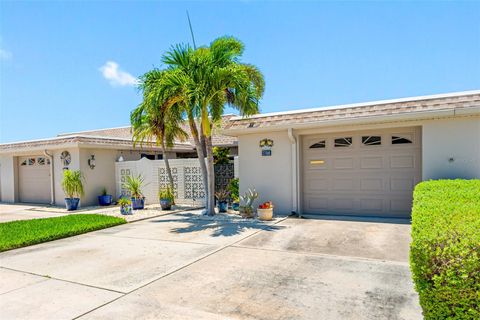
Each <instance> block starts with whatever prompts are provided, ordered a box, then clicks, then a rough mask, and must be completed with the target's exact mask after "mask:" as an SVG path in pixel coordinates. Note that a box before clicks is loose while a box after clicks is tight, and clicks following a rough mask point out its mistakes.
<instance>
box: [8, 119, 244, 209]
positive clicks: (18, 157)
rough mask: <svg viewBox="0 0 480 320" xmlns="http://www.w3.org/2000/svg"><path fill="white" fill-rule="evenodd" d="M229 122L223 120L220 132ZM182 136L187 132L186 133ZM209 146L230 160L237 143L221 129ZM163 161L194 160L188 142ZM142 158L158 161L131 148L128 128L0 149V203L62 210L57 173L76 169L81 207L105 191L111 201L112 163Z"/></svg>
mask: <svg viewBox="0 0 480 320" xmlns="http://www.w3.org/2000/svg"><path fill="white" fill-rule="evenodd" d="M231 116H232V115H226V116H224V118H223V122H222V123H223V124H222V126H223V125H224V124H225V123H226V121H228V119H229V118H230V117H231ZM185 131H186V132H190V131H189V129H188V128H187V127H186V128H185ZM213 145H215V146H219V147H227V148H229V149H230V155H231V156H235V155H237V153H238V148H237V139H236V138H234V137H231V136H224V135H222V134H221V128H217V130H216V131H215V133H214V135H213ZM168 156H169V158H170V159H178V158H196V157H197V153H196V151H195V144H194V142H193V138H191V137H190V139H189V140H188V141H185V142H176V143H175V145H174V147H173V148H171V149H169V155H168ZM141 158H148V159H152V160H153V159H162V158H163V155H162V153H161V148H160V147H159V146H156V145H155V144H154V143H153V144H144V145H143V146H140V145H137V146H135V147H134V146H133V143H132V133H131V127H130V126H126V127H120V128H109V129H100V130H90V131H82V132H73V133H64V134H59V135H58V136H57V137H54V138H49V139H39V140H30V141H22V142H14V143H4V144H0V201H2V202H10V203H11V202H25V203H45V204H56V205H60V206H62V205H64V194H63V191H62V188H61V180H62V171H63V169H64V168H69V169H72V170H78V169H80V170H81V171H82V173H83V175H84V177H85V181H86V183H85V196H84V197H83V198H82V205H84V206H86V205H94V204H97V196H98V195H99V194H100V192H101V190H102V189H103V188H104V187H105V188H107V190H108V192H109V193H111V194H114V195H116V194H115V191H116V181H115V162H118V161H132V160H140V159H141ZM92 165H94V167H93V168H92V167H91V166H92Z"/></svg>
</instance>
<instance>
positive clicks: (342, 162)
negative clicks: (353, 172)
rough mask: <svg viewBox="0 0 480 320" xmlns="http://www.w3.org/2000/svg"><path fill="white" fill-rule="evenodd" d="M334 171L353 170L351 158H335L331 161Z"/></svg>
mask: <svg viewBox="0 0 480 320" xmlns="http://www.w3.org/2000/svg"><path fill="white" fill-rule="evenodd" d="M333 168H334V169H353V158H350V157H349V158H337V159H334V160H333Z"/></svg>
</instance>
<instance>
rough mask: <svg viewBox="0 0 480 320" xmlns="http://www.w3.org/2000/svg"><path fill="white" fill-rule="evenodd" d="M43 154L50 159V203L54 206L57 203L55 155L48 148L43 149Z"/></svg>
mask: <svg viewBox="0 0 480 320" xmlns="http://www.w3.org/2000/svg"><path fill="white" fill-rule="evenodd" d="M43 154H44V155H45V156H46V157H48V159H50V204H51V205H52V206H53V205H55V183H54V182H55V177H54V176H53V155H51V154H50V153H48V152H47V150H44V151H43Z"/></svg>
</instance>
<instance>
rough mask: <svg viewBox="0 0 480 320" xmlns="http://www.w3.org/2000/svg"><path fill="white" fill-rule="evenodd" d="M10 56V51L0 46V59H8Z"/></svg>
mask: <svg viewBox="0 0 480 320" xmlns="http://www.w3.org/2000/svg"><path fill="white" fill-rule="evenodd" d="M11 57H12V53H11V52H10V51H7V50H5V49H2V48H0V60H8V59H10V58H11Z"/></svg>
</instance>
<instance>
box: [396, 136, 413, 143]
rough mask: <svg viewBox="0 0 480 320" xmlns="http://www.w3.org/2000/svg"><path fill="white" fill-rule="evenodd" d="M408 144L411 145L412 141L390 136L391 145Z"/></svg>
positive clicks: (407, 138) (408, 138)
mask: <svg viewBox="0 0 480 320" xmlns="http://www.w3.org/2000/svg"><path fill="white" fill-rule="evenodd" d="M408 143H412V139H411V138H410V137H405V136H403V137H401V136H392V144H408Z"/></svg>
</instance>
